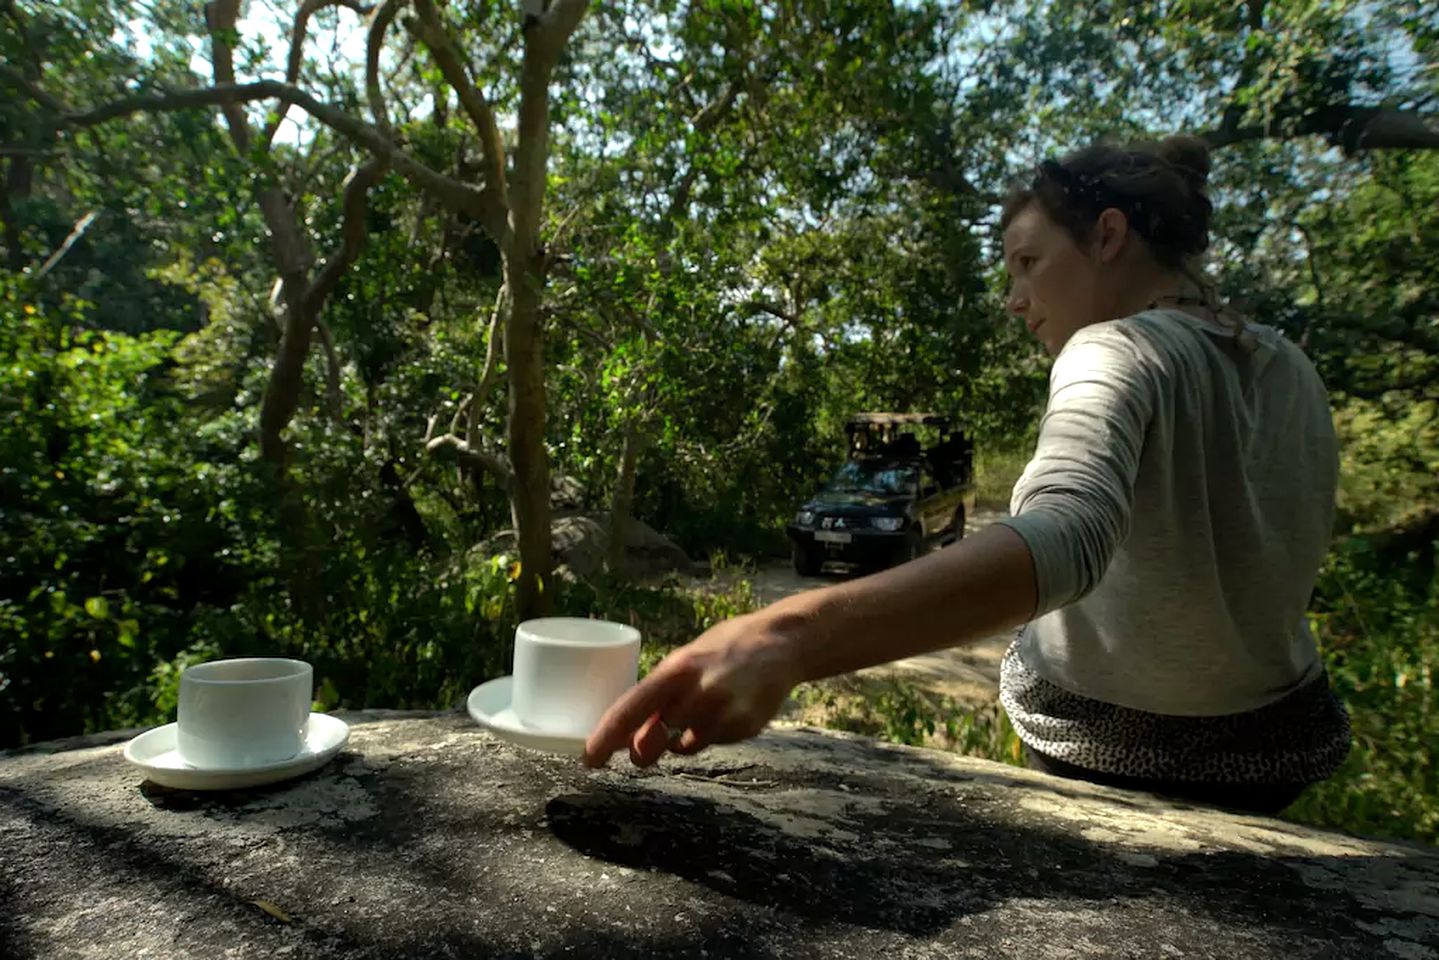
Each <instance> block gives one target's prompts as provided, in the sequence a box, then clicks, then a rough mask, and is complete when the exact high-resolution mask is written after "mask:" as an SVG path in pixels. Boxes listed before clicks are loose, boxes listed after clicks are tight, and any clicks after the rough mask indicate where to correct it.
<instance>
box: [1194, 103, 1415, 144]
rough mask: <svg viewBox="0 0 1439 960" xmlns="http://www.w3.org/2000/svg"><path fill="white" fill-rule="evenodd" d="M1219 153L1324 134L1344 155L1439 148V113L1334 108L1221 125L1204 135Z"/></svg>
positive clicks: (1345, 107) (1329, 107)
mask: <svg viewBox="0 0 1439 960" xmlns="http://www.w3.org/2000/svg"><path fill="white" fill-rule="evenodd" d="M1202 136H1203V139H1204V141H1205V143H1207V144H1208V145H1209V147H1210V149H1213V150H1217V149H1220V148H1222V147H1228V146H1232V145H1234V144H1236V143H1245V142H1248V141H1253V140H1267V139H1275V140H1289V139H1294V138H1296V137H1307V136H1322V137H1324V138H1325V139H1327V140H1328V141H1329V142H1330V143H1332V144H1334V145H1335V146H1337V147H1341V148H1343V150H1344V152H1345V153H1348V154H1353V153H1358V152H1359V151H1361V150H1439V113H1423V112H1420V111H1417V110H1398V109H1395V108H1392V107H1362V106H1356V105H1352V104H1334V105H1331V106H1327V107H1320V108H1318V109H1316V110H1312V111H1310V112H1308V113H1305V114H1302V115H1300V116H1298V117H1293V116H1288V117H1285V116H1281V117H1276V118H1274V119H1273V120H1271V121H1269V122H1268V123H1263V124H1254V125H1252V126H1247V127H1241V126H1238V125H1232V126H1231V125H1227V124H1221V125H1220V126H1219V127H1218V128H1216V129H1214V130H1210V131H1209V132H1207V133H1205V134H1203V135H1202Z"/></svg>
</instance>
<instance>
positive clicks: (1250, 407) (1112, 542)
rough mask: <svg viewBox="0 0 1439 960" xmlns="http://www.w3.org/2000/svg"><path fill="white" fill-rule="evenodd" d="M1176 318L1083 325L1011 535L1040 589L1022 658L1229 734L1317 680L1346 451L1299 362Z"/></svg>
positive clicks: (1058, 383) (1058, 375) (1160, 315)
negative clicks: (1230, 718) (1327, 566)
mask: <svg viewBox="0 0 1439 960" xmlns="http://www.w3.org/2000/svg"><path fill="white" fill-rule="evenodd" d="M1247 330H1248V333H1249V337H1250V338H1252V342H1253V349H1251V350H1248V351H1246V350H1243V349H1240V348H1239V347H1237V346H1236V345H1235V343H1234V342H1233V336H1232V332H1231V331H1228V330H1224V329H1222V328H1220V327H1218V326H1216V325H1214V324H1211V323H1208V322H1206V321H1203V320H1200V319H1198V318H1195V317H1192V316H1190V315H1189V314H1186V313H1183V312H1181V311H1176V310H1151V311H1146V312H1144V313H1140V314H1137V315H1135V316H1132V317H1126V318H1123V319H1120V320H1112V321H1108V322H1106V323H1100V324H1095V325H1093V326H1089V327H1085V328H1084V329H1082V330H1080V331H1079V332H1078V333H1076V334H1075V335H1074V337H1073V338H1072V339H1071V340H1070V341H1069V342H1068V343H1067V344H1066V345H1065V347H1064V349H1063V350H1062V351H1061V352H1060V354H1059V356H1058V357H1057V358H1056V359H1055V362H1054V368H1053V370H1052V372H1051V375H1050V392H1049V404H1048V407H1047V409H1046V411H1045V414H1044V418H1043V420H1042V422H1041V425H1040V430H1039V442H1038V445H1037V448H1036V450H1035V454H1034V457H1033V459H1032V460H1031V461H1030V463H1029V466H1028V467H1027V468H1026V469H1025V471H1024V474H1023V476H1022V477H1021V478H1020V480H1019V482H1018V483H1017V484H1016V485H1015V488H1014V496H1013V501H1012V503H1011V513H1012V516H1011V517H1009V518H1008V519H1006V520H1004V521H1002V522H1004V523H1005V524H1007V525H1008V526H1009V527H1011V528H1012V529H1014V530H1015V532H1017V533H1018V534H1019V535H1020V537H1022V538H1023V539H1024V541H1025V543H1026V544H1028V546H1029V549H1030V552H1031V553H1032V554H1033V556H1034V565H1035V573H1036V576H1037V578H1038V585H1039V609H1038V611H1037V612H1036V619H1035V620H1034V621H1033V622H1032V623H1031V624H1030V625H1029V626H1028V627H1027V628H1026V630H1025V631H1024V634H1023V636H1022V638H1021V641H1020V648H1019V653H1020V656H1021V657H1023V659H1024V662H1025V663H1026V664H1027V665H1028V666H1029V667H1030V669H1032V670H1034V671H1036V672H1037V673H1039V674H1040V676H1042V677H1044V678H1045V679H1047V680H1049V681H1050V682H1052V683H1055V684H1058V685H1059V686H1061V687H1064V688H1065V689H1068V690H1070V691H1072V692H1074V693H1078V694H1081V695H1083V696H1086V697H1090V698H1093V699H1097V700H1102V701H1105V702H1107V703H1113V704H1118V705H1120V706H1126V707H1131V708H1134V709H1137V710H1146V711H1149V712H1152V713H1163V714H1175V715H1186V716H1214V715H1222V714H1227V713H1238V712H1241V711H1245V710H1251V709H1255V708H1257V707H1260V706H1263V705H1265V704H1266V703H1269V702H1272V701H1274V700H1277V699H1278V698H1280V697H1282V696H1283V695H1284V694H1286V693H1288V692H1289V691H1291V690H1293V689H1294V688H1295V687H1297V686H1299V685H1300V684H1302V683H1304V682H1306V681H1308V680H1310V679H1312V678H1313V677H1315V676H1317V674H1318V673H1319V671H1320V664H1319V658H1318V654H1317V651H1316V648H1315V645H1314V640H1313V637H1312V636H1311V635H1310V633H1309V630H1308V627H1307V623H1306V617H1305V610H1306V608H1307V606H1308V603H1309V599H1310V594H1311V592H1312V591H1313V588H1314V581H1315V578H1316V575H1317V573H1318V569H1319V566H1320V564H1321V562H1322V561H1323V558H1324V554H1325V552H1326V550H1327V549H1328V545H1329V540H1330V534H1331V528H1332V525H1333V518H1334V496H1335V489H1336V486H1337V483H1338V452H1337V443H1336V440H1335V436H1334V427H1333V421H1332V418H1331V415H1330V410H1329V403H1328V398H1327V396H1326V393H1325V390H1324V386H1323V384H1322V383H1321V381H1320V379H1319V376H1318V374H1317V373H1316V372H1315V370H1314V367H1313V365H1312V364H1311V363H1310V362H1309V360H1308V358H1306V357H1305V356H1304V354H1303V353H1302V352H1301V351H1300V350H1299V348H1298V347H1297V346H1295V345H1294V344H1293V343H1291V342H1289V341H1288V340H1286V339H1284V338H1283V337H1282V336H1281V335H1280V334H1279V333H1278V332H1277V331H1275V330H1273V329H1272V328H1269V327H1264V326H1258V325H1254V324H1250V325H1249V326H1248V327H1247Z"/></svg>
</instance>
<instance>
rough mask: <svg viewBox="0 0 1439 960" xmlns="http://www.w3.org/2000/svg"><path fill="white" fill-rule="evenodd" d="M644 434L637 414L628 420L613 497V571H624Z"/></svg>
mask: <svg viewBox="0 0 1439 960" xmlns="http://www.w3.org/2000/svg"><path fill="white" fill-rule="evenodd" d="M643 447H644V434H643V431H642V430H641V429H640V423H639V418H638V417H631V418H630V419H629V420H627V421H626V422H625V427H624V446H623V448H622V449H621V451H620V472H619V476H617V477H616V478H615V490H614V496H613V498H612V499H611V501H610V539H609V543H608V544H607V547H608V551H607V554H606V557H605V566H606V567H607V568H608V569H609V571H610V572H611V573H614V574H621V573H623V572H624V567H625V531H626V530H628V529H629V525H630V514H632V513H633V512H634V502H635V468H636V467H637V466H638V464H639V459H640V450H641V449H642V448H643Z"/></svg>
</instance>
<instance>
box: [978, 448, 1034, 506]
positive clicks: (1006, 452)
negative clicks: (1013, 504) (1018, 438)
mask: <svg viewBox="0 0 1439 960" xmlns="http://www.w3.org/2000/svg"><path fill="white" fill-rule="evenodd" d="M1031 452H1032V450H1031V448H1030V447H1028V446H1018V445H1014V446H983V447H980V449H979V450H978V451H976V454H975V459H974V485H975V491H974V496H975V502H976V503H977V504H978V505H979V506H981V507H988V508H990V509H994V510H1007V509H1008V508H1009V498H1010V494H1011V493H1012V492H1013V491H1014V484H1015V481H1016V480H1018V479H1019V475H1020V474H1022V473H1023V472H1024V467H1025V464H1027V463H1028V462H1029V456H1030V453H1031Z"/></svg>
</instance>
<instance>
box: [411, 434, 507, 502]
mask: <svg viewBox="0 0 1439 960" xmlns="http://www.w3.org/2000/svg"><path fill="white" fill-rule="evenodd" d="M425 452H426V453H429V454H431V455H432V456H435V457H439V458H448V459H453V460H455V461H457V462H458V463H459V465H460V466H462V467H464V468H466V469H469V470H483V471H485V472H486V473H488V474H490V476H492V477H494V478H495V479H496V480H498V481H499V482H500V486H502V487H503V488H504V489H505V492H506V493H508V492H509V491H510V490H511V489H513V488H514V485H515V474H514V471H512V470H511V469H510V465H509V462H508V461H506V460H505V458H504V457H502V456H500V455H499V454H495V453H491V452H489V451H488V450H476V449H474V448H472V447H471V446H470V445H469V444H468V443H466V442H465V441H463V440H461V439H460V438H459V437H457V436H455V435H454V434H452V433H447V434H445V435H444V436H440V437H435V438H434V439H432V440H430V441H428V442H427V443H426V444H425Z"/></svg>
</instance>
